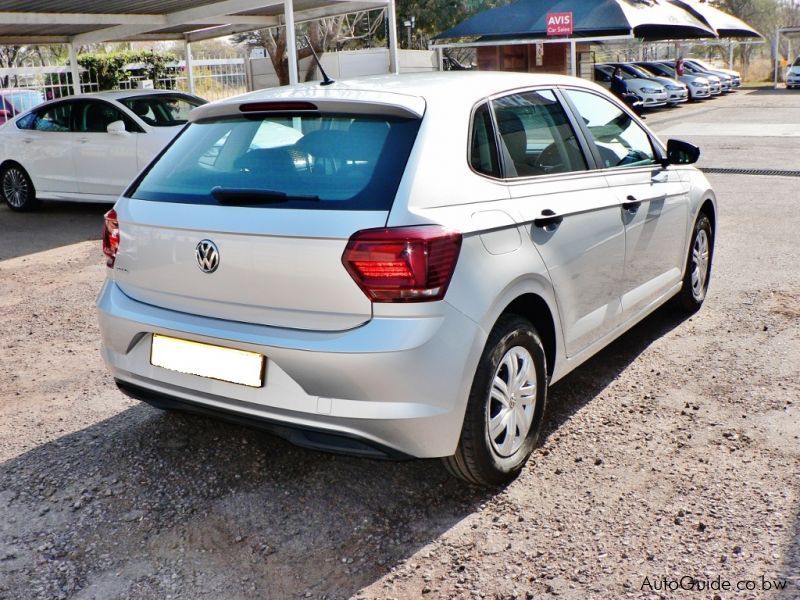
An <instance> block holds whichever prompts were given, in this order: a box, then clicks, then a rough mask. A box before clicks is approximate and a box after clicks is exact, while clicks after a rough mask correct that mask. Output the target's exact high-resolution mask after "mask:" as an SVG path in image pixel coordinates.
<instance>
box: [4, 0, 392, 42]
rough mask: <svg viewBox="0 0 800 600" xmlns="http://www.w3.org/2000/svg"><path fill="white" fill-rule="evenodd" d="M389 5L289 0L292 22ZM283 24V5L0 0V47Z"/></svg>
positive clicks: (246, 0)
mask: <svg viewBox="0 0 800 600" xmlns="http://www.w3.org/2000/svg"><path fill="white" fill-rule="evenodd" d="M388 5H389V0H294V17H295V18H294V20H295V21H296V22H301V21H310V20H313V19H318V18H321V17H327V16H332V15H336V14H344V13H349V12H356V11H360V10H369V9H374V8H384V7H387V6H388ZM283 23H284V0H139V1H137V0H102V1H98V0H0V45H9V44H55V43H65V44H66V43H69V44H73V45H82V44H91V43H99V42H117V41H136V40H140V41H141V40H187V41H190V42H196V41H200V40H205V39H210V38H215V37H220V36H224V35H231V34H233V33H240V32H243V31H252V30H254V29H261V28H264V27H272V26H276V25H282V24H283Z"/></svg>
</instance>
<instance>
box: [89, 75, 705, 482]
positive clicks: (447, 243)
mask: <svg viewBox="0 0 800 600" xmlns="http://www.w3.org/2000/svg"><path fill="white" fill-rule="evenodd" d="M259 136H260V140H258V141H257V143H256V139H257V137H259ZM698 155H699V151H698V149H697V148H696V147H694V146H692V145H691V144H688V143H685V142H681V141H677V140H670V141H669V142H667V144H666V145H664V144H662V142H661V141H659V140H658V138H656V136H655V135H654V134H653V133H652V132H650V131H649V130H648V129H647V128H646V127H645V126H644V125H643V124H642V122H641V121H639V120H638V119H637V118H636V117H635V116H634V115H633V114H632V113H631V112H629V110H628V109H627V108H626V107H625V106H624V105H623V104H622V103H621V102H620V101H618V100H617V99H616V98H614V97H613V96H611V95H610V94H609V93H607V92H606V91H605V90H603V89H602V88H601V87H599V86H597V85H595V84H593V83H591V82H588V81H584V80H581V79H577V78H571V77H564V76H557V75H528V74H519V73H491V72H466V71H464V72H449V73H426V74H418V75H403V76H379V77H371V78H363V79H357V80H352V81H345V82H338V83H334V84H333V85H329V86H324V87H323V86H320V85H317V84H302V85H297V86H291V87H282V88H276V89H273V90H264V91H259V92H255V93H251V94H247V95H244V96H239V97H237V98H234V99H230V100H228V101H224V102H217V103H213V104H209V105H206V106H204V107H201V108H198V109H196V110H194V111H193V112H192V113H191V115H190V116H189V125H188V126H187V127H186V128H185V129H184V130H183V131H182V132H181V133H180V134H179V136H178V137H177V138H176V139H175V141H174V143H173V144H171V145H170V146H169V147H168V148H167V149H166V150H165V151H164V153H163V154H161V155H160V156H159V157H158V158H157V159H156V160H155V161H153V162H152V163H151V164H150V166H149V167H147V169H145V170H144V171H143V173H142V174H141V175H140V176H139V177H137V179H136V180H135V181H134V182H133V183H132V185H131V186H130V187H129V188H128V189H127V190H126V191H125V193H124V194H123V195H122V196H121V197H120V199H119V201H118V202H117V204H116V205H115V207H114V208H113V209H112V210H111V211H109V212H108V213H107V215H106V219H105V232H104V240H103V251H104V253H105V256H106V259H107V265H108V269H107V279H106V282H105V284H104V285H103V288H102V291H101V292H100V296H99V298H98V302H97V307H98V314H99V322H100V330H101V335H102V355H103V358H104V359H105V361H106V363H107V365H108V367H109V369H110V371H111V373H112V376H113V377H114V379H115V380H116V382H117V385H118V386H119V387H120V389H121V390H122V391H124V392H125V393H127V394H128V395H130V396H132V397H134V398H139V399H141V400H144V401H146V402H149V403H151V404H153V405H155V406H158V407H161V408H168V409H181V410H189V411H195V412H200V413H204V414H210V415H217V416H220V417H222V418H228V419H233V420H236V421H241V422H249V423H254V424H258V425H259V426H262V427H265V428H267V429H271V430H273V431H274V432H276V433H278V434H279V435H282V436H285V437H287V438H288V439H290V440H291V441H293V442H295V443H297V444H301V445H305V446H310V447H314V448H320V449H324V450H332V451H339V452H350V453H355V454H360V455H364V456H394V457H409V456H411V457H444V458H445V464H446V465H447V466H448V468H449V469H450V470H451V471H452V472H453V473H454V474H455V475H457V476H459V477H461V478H463V479H465V480H468V481H472V482H475V483H480V484H498V483H502V482H504V481H508V480H509V479H511V478H513V477H515V476H516V474H517V473H518V472H519V471H520V470H521V468H522V467H523V465H524V464H525V462H526V460H527V458H528V456H529V455H530V453H531V451H532V450H533V448H534V446H535V444H536V441H537V438H538V436H539V432H540V431H541V428H542V423H543V418H544V414H545V404H546V398H547V388H548V386H549V385H550V384H551V383H553V382H555V381H558V380H560V379H561V378H562V377H564V376H565V375H566V374H567V373H568V372H570V371H571V370H573V369H574V368H576V367H577V366H578V365H579V364H580V363H582V362H583V361H585V360H586V359H588V358H589V357H590V356H592V355H594V354H595V353H597V352H598V351H599V350H600V349H601V348H603V347H604V346H606V345H607V344H609V343H610V342H611V341H612V340H613V339H615V338H617V337H619V336H620V335H622V333H624V332H625V331H626V330H628V329H629V328H630V327H632V326H633V325H634V324H636V323H638V322H639V321H641V320H642V319H643V318H644V317H645V316H646V315H648V314H649V313H651V312H652V311H654V310H655V309H657V308H658V307H659V306H661V305H663V304H664V303H666V302H667V301H668V300H670V299H673V298H674V300H675V302H676V303H677V305H679V306H681V307H683V308H684V309H686V310H689V311H695V310H697V309H698V308H699V307H700V306H701V304H702V303H703V300H704V298H705V296H706V291H707V288H708V282H709V274H710V269H711V258H712V253H713V242H714V236H715V222H716V216H715V215H716V209H715V202H716V200H715V196H714V192H713V191H712V189H711V187H710V185H709V183H708V181H707V180H706V178H705V177H704V176H703V174H702V173H700V172H699V171H698V170H696V169H695V168H694V167H692V166H691V163H693V162H694V161H695V160H696V159H697V157H698Z"/></svg>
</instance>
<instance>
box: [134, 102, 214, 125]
mask: <svg viewBox="0 0 800 600" xmlns="http://www.w3.org/2000/svg"><path fill="white" fill-rule="evenodd" d="M119 102H120V103H121V104H122V105H123V106H125V107H127V108H129V109H130V110H131V111H132V112H133V113H134V114H135V115H136V116H137V117H139V118H140V119H141V120H142V121H144V122H145V123H147V124H148V125H152V126H153V127H175V126H176V125H184V124H186V121H187V120H188V119H189V113H190V112H191V110H192V109H193V108H197V107H198V106H201V105H203V104H204V102H202V101H201V100H199V99H196V98H190V97H188V96H181V95H179V94H153V95H152V96H132V97H130V98H122V99H121V100H119Z"/></svg>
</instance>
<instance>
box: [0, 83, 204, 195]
mask: <svg viewBox="0 0 800 600" xmlns="http://www.w3.org/2000/svg"><path fill="white" fill-rule="evenodd" d="M204 103H205V100H202V99H200V98H197V97H196V96H191V95H189V94H183V93H180V92H169V91H158V90H139V91H136V90H124V91H116V92H100V93H97V94H88V95H82V96H74V97H70V98H63V99H59V100H54V101H51V102H47V103H44V104H41V105H39V106H37V107H36V108H34V109H32V110H29V111H28V112H25V113H23V114H21V115H18V116H17V117H15V118H14V119H13V120H11V121H9V122H8V123H6V124H5V125H4V126H3V127H1V128H0V194H2V197H3V199H4V200H5V201H6V203H7V204H8V205H9V206H10V207H11V208H12V209H13V210H20V211H23V210H31V209H33V208H35V207H36V206H37V205H38V204H39V202H40V201H41V200H77V201H81V202H114V201H115V200H116V199H117V197H118V196H119V195H120V194H121V193H122V192H123V190H124V189H125V188H126V187H127V185H128V184H129V183H130V182H131V181H133V179H134V177H136V174H137V173H138V172H139V171H140V170H141V169H142V168H143V167H144V166H145V165H146V164H147V163H148V162H150V160H151V159H152V158H153V157H154V156H155V155H156V154H158V153H159V152H160V151H161V150H162V149H163V148H164V146H166V145H167V144H168V143H169V142H170V141H171V140H172V138H173V137H175V135H176V134H177V133H178V132H179V131H180V130H181V128H182V127H183V126H184V125H185V124H186V118H187V115H188V114H189V111H190V110H192V109H193V108H195V107H197V106H201V105H202V104H204Z"/></svg>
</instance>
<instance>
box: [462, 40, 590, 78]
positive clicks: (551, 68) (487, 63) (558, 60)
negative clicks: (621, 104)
mask: <svg viewBox="0 0 800 600" xmlns="http://www.w3.org/2000/svg"><path fill="white" fill-rule="evenodd" d="M539 46H540V47H541V50H540V51H541V55H540V56H539V57H538V60H537V54H536V52H537V44H512V45H507V46H504V45H498V46H479V47H478V49H477V50H478V52H477V54H478V69H479V70H481V71H515V72H519V73H559V74H562V75H566V74H568V73H569V44H568V43H560V42H552V43H547V44H539ZM588 51H589V44H576V54H577V55H578V56H580V54H581V52H588Z"/></svg>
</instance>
